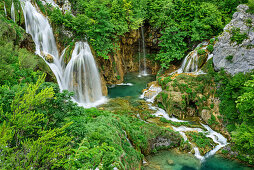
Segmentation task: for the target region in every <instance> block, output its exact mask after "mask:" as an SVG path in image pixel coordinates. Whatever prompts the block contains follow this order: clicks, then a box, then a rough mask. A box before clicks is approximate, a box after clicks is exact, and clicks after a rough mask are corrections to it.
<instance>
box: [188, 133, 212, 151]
mask: <svg viewBox="0 0 254 170" xmlns="http://www.w3.org/2000/svg"><path fill="white" fill-rule="evenodd" d="M187 134H188V135H189V136H190V137H191V138H190V141H191V142H194V143H196V145H197V146H198V147H200V148H206V147H211V144H212V143H213V142H212V139H210V138H208V137H206V136H205V134H204V133H201V132H198V133H197V132H188V133H187Z"/></svg>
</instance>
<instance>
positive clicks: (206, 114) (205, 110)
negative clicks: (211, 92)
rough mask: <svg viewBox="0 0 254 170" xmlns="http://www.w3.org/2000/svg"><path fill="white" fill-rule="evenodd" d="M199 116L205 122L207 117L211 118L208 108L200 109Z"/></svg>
mask: <svg viewBox="0 0 254 170" xmlns="http://www.w3.org/2000/svg"><path fill="white" fill-rule="evenodd" d="M200 116H201V118H202V119H203V120H204V121H205V122H208V120H209V119H211V113H210V111H209V110H207V109H203V110H202V111H201V115H200Z"/></svg>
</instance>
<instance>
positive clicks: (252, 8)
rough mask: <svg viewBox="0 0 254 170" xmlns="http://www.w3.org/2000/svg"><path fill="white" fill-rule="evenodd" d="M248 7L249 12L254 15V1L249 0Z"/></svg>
mask: <svg viewBox="0 0 254 170" xmlns="http://www.w3.org/2000/svg"><path fill="white" fill-rule="evenodd" d="M248 6H249V10H248V12H249V13H251V14H254V1H253V0H248Z"/></svg>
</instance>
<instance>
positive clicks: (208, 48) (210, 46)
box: [206, 45, 213, 53]
mask: <svg viewBox="0 0 254 170" xmlns="http://www.w3.org/2000/svg"><path fill="white" fill-rule="evenodd" d="M206 49H207V50H208V51H209V52H210V53H211V52H213V45H208V46H207V48H206Z"/></svg>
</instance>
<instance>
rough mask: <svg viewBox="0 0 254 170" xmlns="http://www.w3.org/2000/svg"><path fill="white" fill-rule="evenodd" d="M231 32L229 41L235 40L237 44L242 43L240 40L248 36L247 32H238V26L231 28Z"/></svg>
mask: <svg viewBox="0 0 254 170" xmlns="http://www.w3.org/2000/svg"><path fill="white" fill-rule="evenodd" d="M231 34H232V36H231V38H230V40H231V42H236V43H237V45H239V44H242V42H243V41H244V40H246V39H247V38H248V35H247V33H241V32H240V28H233V29H232V30H231Z"/></svg>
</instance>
